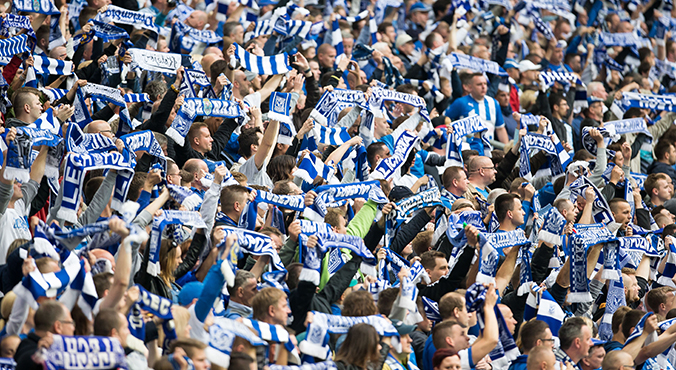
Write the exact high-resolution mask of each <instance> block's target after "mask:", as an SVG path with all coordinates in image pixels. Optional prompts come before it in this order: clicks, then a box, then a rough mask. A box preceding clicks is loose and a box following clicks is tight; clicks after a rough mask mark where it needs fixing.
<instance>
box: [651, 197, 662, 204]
mask: <svg viewBox="0 0 676 370" xmlns="http://www.w3.org/2000/svg"><path fill="white" fill-rule="evenodd" d="M650 203H652V204H653V205H654V206H661V205H663V204H664V201H663V200H662V199H660V198H659V197H654V198H650Z"/></svg>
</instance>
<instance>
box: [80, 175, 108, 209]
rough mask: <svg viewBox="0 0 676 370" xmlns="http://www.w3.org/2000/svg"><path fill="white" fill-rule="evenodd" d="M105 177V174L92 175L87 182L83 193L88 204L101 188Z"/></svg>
mask: <svg viewBox="0 0 676 370" xmlns="http://www.w3.org/2000/svg"><path fill="white" fill-rule="evenodd" d="M103 179H104V177H103V176H97V177H92V178H91V179H89V181H87V183H86V184H85V186H84V191H83V193H84V201H85V204H86V205H89V203H90V202H91V201H92V199H94V195H96V192H97V191H98V190H99V187H101V183H103Z"/></svg>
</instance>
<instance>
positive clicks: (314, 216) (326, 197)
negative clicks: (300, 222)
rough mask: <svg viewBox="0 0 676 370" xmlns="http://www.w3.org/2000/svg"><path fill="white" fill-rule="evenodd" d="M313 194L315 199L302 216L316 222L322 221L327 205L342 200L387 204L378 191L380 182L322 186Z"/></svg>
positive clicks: (381, 192) (383, 196)
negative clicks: (358, 199) (363, 199)
mask: <svg viewBox="0 0 676 370" xmlns="http://www.w3.org/2000/svg"><path fill="white" fill-rule="evenodd" d="M315 192H316V193H317V197H316V198H315V201H314V204H313V205H312V206H310V207H306V208H305V211H304V215H305V217H306V218H308V219H310V220H313V221H316V222H323V221H324V216H326V211H327V206H328V205H329V204H331V203H335V202H338V201H341V200H344V199H353V198H368V199H370V200H372V201H374V202H376V203H379V204H384V203H387V202H388V199H387V197H386V196H385V194H384V193H383V191H382V189H380V182H378V181H376V180H374V181H366V182H358V183H350V184H340V185H322V186H319V187H317V188H316V189H315Z"/></svg>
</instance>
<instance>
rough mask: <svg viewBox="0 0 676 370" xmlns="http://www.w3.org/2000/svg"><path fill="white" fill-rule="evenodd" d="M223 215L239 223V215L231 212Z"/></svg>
mask: <svg viewBox="0 0 676 370" xmlns="http://www.w3.org/2000/svg"><path fill="white" fill-rule="evenodd" d="M225 215H226V216H228V217H230V218H231V219H232V220H233V221H235V222H237V221H239V215H238V214H237V213H235V212H233V211H230V212H226V213H225Z"/></svg>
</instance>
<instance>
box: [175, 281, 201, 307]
mask: <svg viewBox="0 0 676 370" xmlns="http://www.w3.org/2000/svg"><path fill="white" fill-rule="evenodd" d="M203 288H204V285H203V284H202V283H200V282H199V281H191V282H189V283H187V284H185V285H184V286H183V289H181V292H180V293H178V304H180V305H181V306H187V305H189V304H190V303H191V302H192V300H193V299H195V298H199V297H200V295H201V294H202V289H203Z"/></svg>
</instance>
